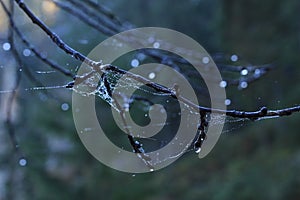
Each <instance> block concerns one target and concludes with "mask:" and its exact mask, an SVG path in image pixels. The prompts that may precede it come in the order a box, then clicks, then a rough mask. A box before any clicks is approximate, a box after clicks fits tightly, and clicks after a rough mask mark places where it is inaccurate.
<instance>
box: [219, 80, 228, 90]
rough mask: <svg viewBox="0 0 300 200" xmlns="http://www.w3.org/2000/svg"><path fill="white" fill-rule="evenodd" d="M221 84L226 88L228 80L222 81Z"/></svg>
mask: <svg viewBox="0 0 300 200" xmlns="http://www.w3.org/2000/svg"><path fill="white" fill-rule="evenodd" d="M219 85H220V87H221V88H225V87H226V86H227V82H226V81H221V82H220V84H219Z"/></svg>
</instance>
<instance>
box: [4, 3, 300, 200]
mask: <svg viewBox="0 0 300 200" xmlns="http://www.w3.org/2000/svg"><path fill="white" fill-rule="evenodd" d="M26 2H28V4H29V5H30V7H31V8H32V9H33V10H34V11H35V13H36V14H37V15H38V16H39V17H41V19H43V20H44V21H45V23H46V24H48V25H49V26H50V27H51V28H52V30H54V32H56V33H57V34H58V35H60V36H61V37H62V38H63V39H64V40H65V41H66V42H67V43H68V44H70V45H71V46H72V47H74V48H76V49H78V50H80V51H81V52H82V53H84V54H87V53H88V52H89V51H91V50H92V49H93V47H94V46H95V45H96V44H98V43H99V42H101V41H102V40H104V39H105V38H106V36H104V35H101V34H99V33H98V32H96V31H95V30H93V29H92V28H90V27H88V26H87V25H85V24H83V23H82V22H81V21H80V20H78V19H76V18H74V17H72V16H70V15H68V14H67V13H65V12H64V11H62V10H60V9H58V8H56V7H51V6H50V4H49V5H45V4H43V2H44V1H36V0H32V1H26ZM98 3H100V4H102V5H104V6H106V7H107V8H109V9H110V10H111V11H112V12H113V13H115V14H116V15H117V16H118V17H119V18H121V19H124V20H127V21H129V22H130V23H132V24H134V25H135V26H136V27H145V26H158V27H165V28H170V29H174V30H177V31H180V32H182V33H184V34H186V35H188V36H190V37H192V38H194V39H195V40H197V41H198V42H199V43H200V44H201V45H202V46H203V47H204V48H205V49H206V50H207V51H208V52H209V53H210V54H215V53H220V52H222V53H225V54H228V55H231V54H237V55H238V56H239V57H240V58H243V59H245V60H247V61H249V62H251V63H252V64H267V63H274V65H275V68H274V69H272V70H271V71H270V72H269V73H268V74H267V75H266V76H264V77H263V78H261V79H260V80H258V81H256V82H254V83H252V84H250V85H249V87H248V88H247V89H245V90H239V89H238V88H237V87H230V88H228V89H227V95H228V98H230V99H231V102H232V103H231V105H230V106H229V108H234V109H242V110H256V109H258V108H259V107H261V106H267V107H269V108H272V109H280V108H284V107H289V106H294V105H296V103H299V100H300V99H299V94H300V79H299V78H300V68H299V66H300V56H299V52H300V21H299V19H300V12H299V11H300V2H299V1H298V0H287V1H280V0H265V1H260V0H250V1H246V0H186V1H180V0H160V1H158V0H156V1H153V0H152V1H150V0H131V1H122V0H114V1H110V0H101V1H100V0H99V1H98ZM15 10H16V22H17V24H18V25H19V26H20V28H21V29H22V32H23V33H24V34H25V35H26V37H27V38H28V39H29V40H31V41H32V42H33V43H34V44H35V45H36V46H37V47H38V48H39V49H41V50H43V51H45V52H47V54H48V57H52V58H54V59H55V60H56V61H57V62H58V63H60V64H61V65H63V66H65V67H70V68H73V67H74V66H76V65H79V62H76V61H73V60H72V59H71V58H69V57H67V56H65V55H64V54H63V53H62V52H61V51H60V50H59V49H58V48H57V47H55V46H54V45H53V44H52V43H51V41H50V40H48V38H47V37H45V36H44V34H43V33H42V32H41V31H39V30H38V29H37V27H35V26H33V25H32V23H31V22H30V21H29V20H28V18H27V17H26V16H25V15H24V14H23V13H21V12H20V11H19V8H18V7H16V8H15ZM0 15H1V20H0V36H1V37H0V39H1V41H0V42H1V46H2V44H3V43H5V42H6V39H5V38H6V36H7V31H8V28H7V18H6V16H5V14H4V12H3V10H1V9H0ZM17 41H18V40H17ZM19 43H21V42H20V41H19ZM18 48H20V51H21V52H22V50H23V47H22V45H20V46H19V47H18ZM0 56H1V59H0V66H2V67H1V68H0V74H1V71H2V70H3V69H2V68H3V67H4V68H5V66H6V63H8V60H9V59H10V55H9V54H8V52H6V51H4V50H2V49H1V50H0ZM24 62H25V63H26V64H27V65H28V66H33V67H34V68H36V70H37V71H38V70H42V69H45V68H44V67H43V66H42V64H41V63H40V62H38V61H37V59H36V58H34V57H30V58H28V57H26V58H24ZM48 70H50V69H49V68H48ZM36 75H37V77H38V78H39V79H40V80H41V81H42V82H43V83H44V84H45V85H60V84H62V85H63V84H65V83H66V82H67V81H66V77H64V76H63V75H61V74H59V73H52V74H48V75H43V74H36ZM23 82H24V85H22V87H23V88H26V87H32V86H33V85H30V83H29V82H28V80H27V81H26V80H23ZM1 89H2V90H3V88H1ZM0 95H1V94H0ZM18 104H19V108H18V111H19V112H18V115H19V116H18V118H19V119H21V120H17V122H16V127H15V129H16V133H17V138H18V141H19V143H20V146H21V147H22V150H23V151H24V153H25V155H26V159H27V161H28V163H27V165H26V166H25V167H21V166H19V165H18V161H17V158H16V156H14V153H13V150H12V148H11V147H10V146H9V145H10V143H9V137H8V136H7V135H6V134H5V131H4V129H1V130H0V131H1V132H3V133H2V134H1V139H0V140H2V141H4V142H3V143H7V144H8V145H7V148H6V149H5V150H3V151H2V153H1V157H0V168H1V169H2V170H3V171H4V172H5V174H3V175H1V177H2V178H3V177H6V178H5V179H3V180H7V182H5V184H3V187H4V186H5V188H2V189H1V191H3V192H5V195H7V196H10V197H12V198H13V199H73V200H76V199H104V198H105V199H147V200H150V199H153V200H154V199H155V200H166V199H214V200H217V199H222V200H225V199H274V200H275V199H299V198H300V190H299V188H300V173H299V171H300V148H299V145H300V134H299V133H300V132H299V124H298V123H299V120H300V115H299V114H295V115H292V116H290V117H282V118H276V119H269V120H262V121H257V122H249V121H247V122H241V123H239V124H235V123H233V124H230V123H229V124H228V125H227V129H228V130H230V131H228V132H226V133H224V134H223V135H222V136H221V138H220V140H219V141H218V143H217V145H216V146H215V148H214V149H213V151H212V152H211V153H210V154H209V155H208V156H207V157H205V158H203V159H201V160H200V159H198V157H197V155H196V154H195V153H194V152H193V151H191V152H189V153H187V154H185V155H184V156H183V157H181V158H180V159H179V160H178V161H176V162H175V163H174V164H172V165H170V166H168V167H167V168H164V169H162V170H159V171H156V172H154V173H148V174H128V173H122V172H118V171H115V170H113V169H110V168H108V167H106V166H104V165H102V164H101V163H100V162H98V161H97V160H96V159H94V158H93V157H92V156H91V155H90V154H89V153H88V152H87V150H86V149H85V148H84V146H83V145H82V143H81V141H80V139H79V137H78V135H77V133H76V130H75V126H74V123H73V119H72V110H71V109H65V108H66V107H65V106H66V105H69V106H71V92H70V91H68V90H64V89H63V90H46V91H20V98H19V103H18ZM62 108H63V109H62ZM231 129H232V130H231ZM0 179H1V178H0ZM5 195H4V196H5Z"/></svg>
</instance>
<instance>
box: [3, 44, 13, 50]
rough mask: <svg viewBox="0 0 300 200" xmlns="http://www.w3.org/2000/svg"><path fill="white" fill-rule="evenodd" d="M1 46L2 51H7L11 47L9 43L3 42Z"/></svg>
mask: <svg viewBox="0 0 300 200" xmlns="http://www.w3.org/2000/svg"><path fill="white" fill-rule="evenodd" d="M2 48H3V50H4V51H9V50H10V48H11V45H10V43H8V42H5V43H4V44H3V45H2Z"/></svg>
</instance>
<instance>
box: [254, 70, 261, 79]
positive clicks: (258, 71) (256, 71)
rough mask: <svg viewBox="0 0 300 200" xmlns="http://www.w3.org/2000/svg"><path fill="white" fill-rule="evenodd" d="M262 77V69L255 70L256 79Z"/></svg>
mask: <svg viewBox="0 0 300 200" xmlns="http://www.w3.org/2000/svg"><path fill="white" fill-rule="evenodd" d="M260 75H261V70H260V69H255V70H254V77H259V76H260Z"/></svg>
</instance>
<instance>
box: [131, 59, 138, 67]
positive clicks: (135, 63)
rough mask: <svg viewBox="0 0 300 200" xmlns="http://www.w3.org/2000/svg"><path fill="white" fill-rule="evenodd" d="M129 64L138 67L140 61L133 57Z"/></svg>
mask: <svg viewBox="0 0 300 200" xmlns="http://www.w3.org/2000/svg"><path fill="white" fill-rule="evenodd" d="M130 64H131V66H132V67H138V66H139V65H140V62H139V61H138V60H137V59H133V60H132V61H131V63H130Z"/></svg>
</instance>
